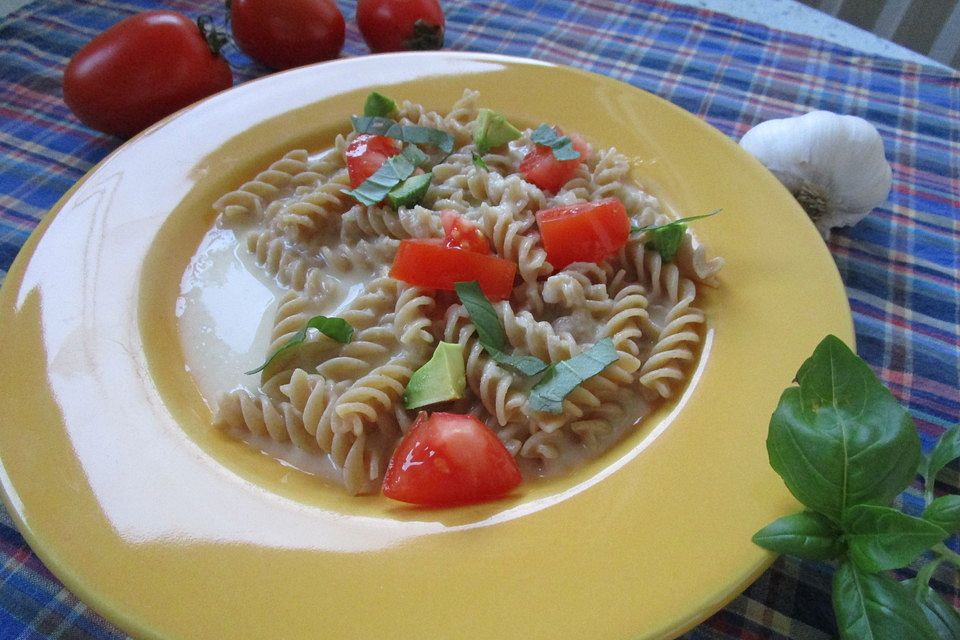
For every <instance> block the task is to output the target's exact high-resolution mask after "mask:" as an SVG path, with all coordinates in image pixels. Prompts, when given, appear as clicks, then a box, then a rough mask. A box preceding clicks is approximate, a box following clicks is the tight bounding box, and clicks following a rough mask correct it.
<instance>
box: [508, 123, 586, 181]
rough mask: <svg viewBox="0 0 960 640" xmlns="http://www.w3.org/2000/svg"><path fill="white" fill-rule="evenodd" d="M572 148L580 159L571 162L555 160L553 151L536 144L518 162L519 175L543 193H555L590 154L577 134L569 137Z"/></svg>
mask: <svg viewBox="0 0 960 640" xmlns="http://www.w3.org/2000/svg"><path fill="white" fill-rule="evenodd" d="M570 141H571V142H572V143H573V148H574V149H576V150H577V151H579V152H580V157H579V158H575V159H573V160H557V159H556V157H555V156H554V155H553V149H551V148H550V147H548V146H545V145H542V144H538V145H534V147H533V149H531V150H530V151H528V152H527V155H525V156H524V157H523V160H522V161H521V162H520V173H521V174H522V175H523V177H524V179H525V180H526V181H527V182H530V183H532V184H535V185H537V186H538V187H540V188H541V189H543V190H544V191H550V192H552V193H556V192H557V191H559V190H560V187H562V186H563V185H565V184H566V183H567V182H568V181H569V180H570V178H572V177H573V174H574V173H576V172H577V167H578V166H579V165H580V163H581V162H583V160H584V158H586V157H587V155H588V154H589V153H590V147H589V146H588V145H587V143H586V142H585V141H584V139H583V138H581V137H580V136H578V135H577V134H575V133H574V134H571V135H570Z"/></svg>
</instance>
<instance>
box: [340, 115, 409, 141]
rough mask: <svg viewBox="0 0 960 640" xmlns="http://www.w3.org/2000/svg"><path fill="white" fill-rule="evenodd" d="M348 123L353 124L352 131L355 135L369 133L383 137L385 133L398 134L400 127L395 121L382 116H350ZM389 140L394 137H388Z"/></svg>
mask: <svg viewBox="0 0 960 640" xmlns="http://www.w3.org/2000/svg"><path fill="white" fill-rule="evenodd" d="M350 122H351V123H353V130H354V131H356V132H357V133H369V134H371V135H375V136H385V135H387V132H390V131H393V132H396V133H398V134H399V131H400V129H399V127H400V125H399V124H397V123H396V121H394V120H391V119H390V118H385V117H383V116H367V115H364V116H352V117H351V118H350ZM390 137H391V138H393V137H396V136H390Z"/></svg>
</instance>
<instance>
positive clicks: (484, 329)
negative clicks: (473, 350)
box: [453, 280, 507, 351]
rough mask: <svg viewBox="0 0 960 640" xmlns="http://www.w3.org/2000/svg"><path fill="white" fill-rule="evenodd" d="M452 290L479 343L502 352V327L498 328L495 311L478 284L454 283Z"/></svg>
mask: <svg viewBox="0 0 960 640" xmlns="http://www.w3.org/2000/svg"><path fill="white" fill-rule="evenodd" d="M453 288H454V289H456V291H457V297H459V298H460V303H461V304H462V305H463V308H464V309H466V310H467V314H468V315H469V316H470V322H472V323H473V326H474V327H475V328H476V330H477V337H478V338H479V339H480V343H481V344H483V345H484V346H485V347H491V348H493V349H496V350H497V351H503V347H504V345H505V344H506V342H507V337H506V336H505V335H504V333H503V327H501V326H500V318H499V317H498V316H497V310H496V309H494V308H493V305H492V304H490V301H489V300H487V296H485V295H483V290H482V289H481V288H480V283H479V282H477V281H476V280H471V281H470V282H456V283H454V285H453Z"/></svg>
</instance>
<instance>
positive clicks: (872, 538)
mask: <svg viewBox="0 0 960 640" xmlns="http://www.w3.org/2000/svg"><path fill="white" fill-rule="evenodd" d="M796 382H797V386H795V387H790V388H788V389H787V390H786V391H784V392H783V395H782V396H781V398H780V404H779V406H778V407H777V409H776V411H775V412H774V414H773V416H772V417H771V419H770V429H769V433H768V436H767V452H768V454H769V457H770V465H771V466H772V467H773V469H774V470H775V471H776V472H777V473H778V474H779V475H780V477H781V478H783V481H784V483H785V484H786V485H787V488H788V489H789V490H790V492H791V493H792V494H793V495H794V497H796V498H797V500H799V501H800V502H801V503H802V504H803V505H804V506H805V507H806V508H807V510H806V511H804V512H802V513H798V514H794V515H789V516H786V517H783V518H780V519H779V520H776V521H775V522H773V523H771V524H769V525H767V526H766V527H764V528H763V529H761V530H760V531H758V532H757V533H756V534H755V535H754V537H753V541H754V542H755V543H756V544H758V545H760V546H762V547H764V548H766V549H770V550H772V551H776V552H778V553H789V554H791V555H796V556H799V557H802V558H809V559H814V560H837V561H838V563H839V564H838V567H837V569H836V572H835V574H834V580H833V608H834V612H835V614H836V619H837V625H838V628H839V631H840V637H841V638H842V640H861V639H862V638H872V639H874V640H895V639H897V640H899V639H901V638H916V639H917V640H946V639H953V640H955V639H956V638H958V637H960V636H958V635H957V630H958V629H960V614H958V612H957V611H956V610H955V609H953V607H951V606H950V605H949V604H948V603H946V602H945V601H944V600H943V599H942V598H940V596H938V595H937V594H936V593H935V592H934V591H933V590H932V589H930V587H929V584H928V583H929V580H930V577H931V575H932V574H933V570H934V569H935V568H936V567H937V566H938V565H940V564H941V563H943V562H949V563H951V564H953V565H955V566H957V567H958V568H960V554H957V553H955V552H953V551H952V550H951V549H949V548H948V547H947V546H946V544H945V541H946V540H947V539H948V537H949V536H950V533H951V532H957V531H960V496H952V495H951V496H942V497H940V498H937V499H936V500H933V499H932V497H933V484H934V482H935V480H936V476H937V474H938V473H939V472H940V471H941V470H942V469H943V467H944V466H945V465H946V464H948V463H949V462H950V461H951V460H953V459H955V458H957V457H960V446H958V444H957V442H958V440H960V426H958V427H954V428H953V429H950V430H949V431H947V433H945V434H944V436H943V437H942V438H941V439H940V441H939V443H938V444H937V446H936V447H934V449H933V452H932V453H931V455H930V457H929V458H928V459H926V460H923V461H922V456H921V451H920V440H919V438H918V436H917V432H916V428H915V426H914V424H913V420H912V419H911V417H910V414H909V413H907V411H905V410H904V409H903V407H901V406H900V405H899V404H898V403H897V401H896V399H895V398H894V397H893V395H892V394H891V393H890V392H889V391H887V389H886V388H885V387H884V386H883V384H882V383H881V382H880V381H879V380H878V379H877V377H876V375H874V373H873V371H872V370H871V369H870V367H869V366H868V365H867V364H866V363H865V362H864V361H863V360H861V359H860V358H859V357H857V355H856V354H855V353H853V352H852V351H851V350H850V349H849V348H848V347H847V346H846V345H845V344H844V343H843V342H842V341H841V340H840V339H839V338H836V337H835V336H827V337H826V338H824V340H823V341H822V342H821V343H820V344H819V345H818V346H817V348H816V349H815V350H814V352H813V355H812V356H811V357H810V358H809V359H808V360H807V361H806V362H804V363H803V365H802V366H801V367H800V370H799V371H798V373H797V377H796ZM918 468H919V469H920V471H921V472H922V473H923V474H924V476H925V482H926V483H927V489H928V492H927V494H928V497H927V502H928V503H929V505H928V506H927V508H926V510H925V511H924V513H923V516H922V517H920V518H918V517H914V516H910V515H908V514H905V513H902V512H901V511H899V510H897V509H894V508H892V507H890V506H889V505H890V504H891V503H892V501H893V499H894V498H895V497H896V496H897V495H899V494H900V493H901V492H902V491H903V490H904V489H906V488H907V487H908V486H909V485H910V484H911V482H912V481H913V479H914V477H915V475H916V473H917V471H918ZM930 553H932V554H933V559H932V560H929V561H928V562H927V564H926V565H925V566H924V567H922V568H921V569H920V571H919V573H918V574H917V578H916V579H915V580H913V581H911V582H909V583H901V582H897V581H896V580H893V579H892V578H891V577H890V576H887V575H885V574H884V573H883V572H884V571H887V570H890V569H896V568H900V567H904V566H906V565H908V564H910V563H912V562H913V561H915V560H916V559H917V558H918V557H920V556H922V555H925V554H930Z"/></svg>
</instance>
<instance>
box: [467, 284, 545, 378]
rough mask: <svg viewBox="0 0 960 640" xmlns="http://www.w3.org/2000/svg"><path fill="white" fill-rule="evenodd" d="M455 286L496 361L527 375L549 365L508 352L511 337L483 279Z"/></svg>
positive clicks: (486, 347) (480, 336)
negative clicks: (504, 331)
mask: <svg viewBox="0 0 960 640" xmlns="http://www.w3.org/2000/svg"><path fill="white" fill-rule="evenodd" d="M453 286H454V288H455V289H456V291H457V296H458V297H459V298H460V303H461V304H463V308H464V309H466V310H467V313H468V314H469V315H470V322H472V323H473V326H474V328H475V329H476V330H477V338H478V339H479V340H480V344H481V345H482V346H483V349H484V351H486V352H487V354H489V356H490V358H492V359H493V361H494V362H496V363H498V364H502V365H505V366H507V367H510V368H511V369H514V370H516V371H517V372H519V373H521V374H523V375H525V376H534V375H537V374H538V373H540V372H541V371H544V370H545V369H546V368H547V363H546V362H544V361H543V360H541V359H540V358H537V357H535V356H517V355H511V354H508V353H505V352H504V348H505V347H506V344H507V338H506V336H505V335H504V333H503V327H502V326H500V318H499V317H498V316H497V311H496V309H494V308H493V305H492V304H490V301H489V300H487V297H486V296H485V295H483V290H482V289H480V283H479V282H477V281H476V280H471V281H470V282H457V283H455V284H454V285H453Z"/></svg>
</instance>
